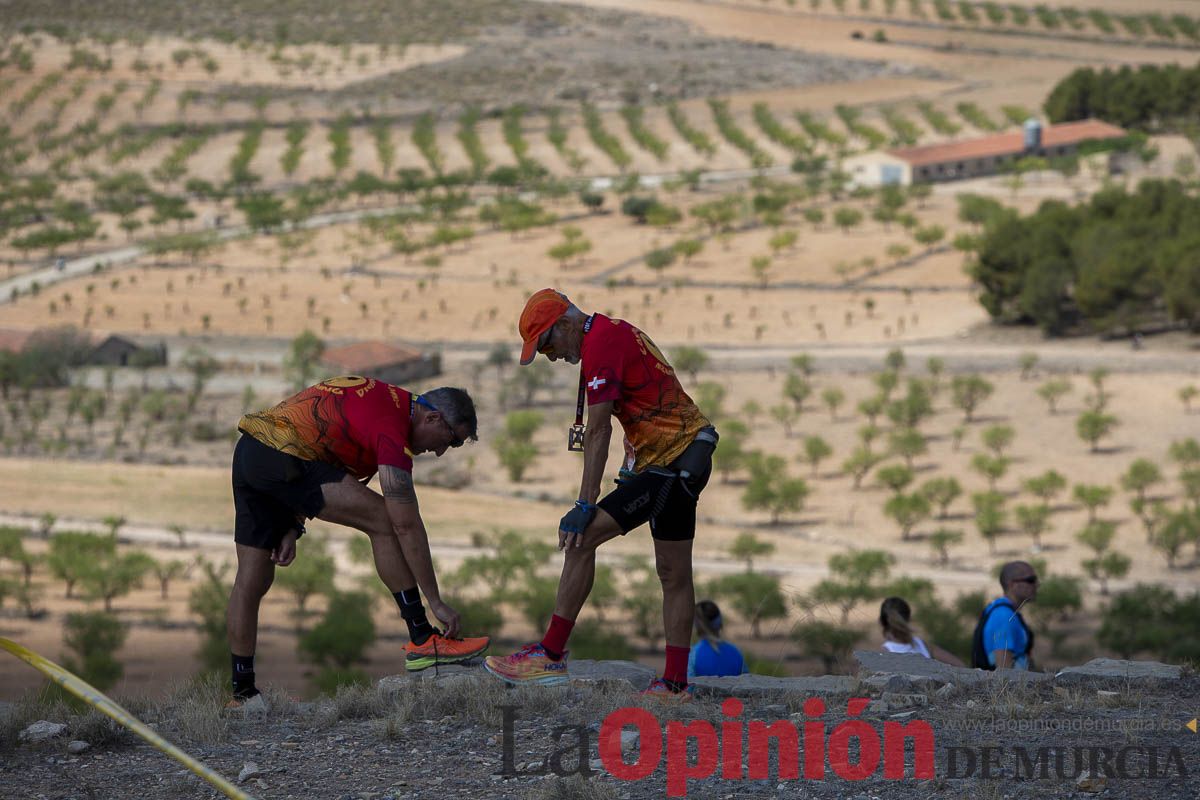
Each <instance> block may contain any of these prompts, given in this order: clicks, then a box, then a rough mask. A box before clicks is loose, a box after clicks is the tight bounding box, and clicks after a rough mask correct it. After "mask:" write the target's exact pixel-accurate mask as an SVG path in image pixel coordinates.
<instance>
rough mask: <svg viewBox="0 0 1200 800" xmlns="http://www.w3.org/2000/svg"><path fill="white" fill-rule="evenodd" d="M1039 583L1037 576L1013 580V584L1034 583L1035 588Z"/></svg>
mask: <svg viewBox="0 0 1200 800" xmlns="http://www.w3.org/2000/svg"><path fill="white" fill-rule="evenodd" d="M1037 582H1038V576H1037V575H1030V576H1029V577H1028V578H1013V583H1032V584H1034V585H1035V586H1036V585H1037Z"/></svg>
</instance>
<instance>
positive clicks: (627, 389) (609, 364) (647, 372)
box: [580, 314, 709, 472]
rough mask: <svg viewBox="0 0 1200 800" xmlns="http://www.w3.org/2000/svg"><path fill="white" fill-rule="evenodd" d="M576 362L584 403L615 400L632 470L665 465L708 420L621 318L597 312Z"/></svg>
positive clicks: (657, 354) (644, 337)
mask: <svg viewBox="0 0 1200 800" xmlns="http://www.w3.org/2000/svg"><path fill="white" fill-rule="evenodd" d="M580 363H581V368H582V369H583V377H584V381H585V384H584V385H585V387H586V389H587V401H588V405H594V404H595V403H606V402H609V401H613V413H614V414H615V416H616V417H617V420H618V421H619V422H620V423H621V427H622V428H624V430H625V438H626V439H627V440H628V442H629V444H630V445H632V446H633V450H634V463H633V465H632V468H633V469H634V470H635V471H638V472H640V471H641V470H642V469H644V468H645V467H649V466H660V467H665V466H667V465H668V464H670V463H671V462H672V461H674V460H675V459H676V458H678V457H679V456H680V454H682V453H683V451H684V450H686V449H687V446H688V445H689V444H691V443H692V439H693V438H695V436H696V433H697V432H698V431H699V430H700V429H701V428H703V427H705V426H707V425H708V424H709V421H708V418H707V417H705V416H704V414H702V413H701V412H700V409H699V408H697V407H696V404H695V403H694V402H693V401H692V398H690V397H688V394H687V392H685V391H684V390H683V387H682V386H680V384H679V379H678V378H676V377H675V370H674V369H672V368H671V365H670V364H668V363H667V359H666V358H665V357H664V356H663V354H662V351H661V350H659V349H658V347H656V346H655V344H654V342H652V341H651V340H650V337H649V336H647V335H646V334H644V333H642V331H640V330H638V329H637V328H635V327H634V326H632V325H630V324H629V323H628V322H625V321H624V320H619V319H610V318H608V317H606V316H604V315H603V314H595V315H594V316H593V317H592V327H591V329H590V330H589V331H588V333H587V334H586V335H585V336H584V337H583V351H582V354H581V359H580Z"/></svg>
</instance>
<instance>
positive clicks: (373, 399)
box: [227, 375, 488, 709]
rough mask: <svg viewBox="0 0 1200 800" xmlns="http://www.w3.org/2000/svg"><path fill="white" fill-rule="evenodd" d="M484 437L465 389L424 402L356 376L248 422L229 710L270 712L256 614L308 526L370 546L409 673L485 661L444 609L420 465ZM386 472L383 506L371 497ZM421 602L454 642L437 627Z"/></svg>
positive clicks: (424, 397)
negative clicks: (398, 620) (418, 458)
mask: <svg viewBox="0 0 1200 800" xmlns="http://www.w3.org/2000/svg"><path fill="white" fill-rule="evenodd" d="M476 425H477V422H476V418H475V405H474V403H473V402H472V401H471V397H470V396H469V395H468V394H467V393H466V392H464V391H463V390H462V389H452V388H441V389H434V390H432V391H429V392H425V393H424V394H421V395H414V394H411V393H410V392H407V391H405V390H404V389H401V388H400V387H398V386H392V385H391V384H387V383H383V382H382V381H377V380H375V379H373V378H364V377H360V376H357V375H350V376H346V377H341V378H331V379H329V380H326V381H322V382H321V383H318V384H317V385H315V386H310V387H309V388H307V389H305V390H303V391H301V392H300V393H298V394H296V395H293V396H292V397H289V398H288V399H287V400H284V401H283V402H282V403H279V404H278V405H277V406H275V407H274V408H270V409H267V410H266V411H260V412H258V413H255V414H247V415H245V416H244V417H242V419H241V421H240V422H239V423H238V429H239V430H240V431H241V432H242V438H241V439H240V440H239V441H238V443H237V447H236V448H235V449H234V453H233V503H234V509H235V511H236V515H237V516H236V522H235V526H234V541H235V542H236V543H237V562H238V566H237V577H236V579H235V580H234V584H233V593H232V594H231V595H230V596H229V611H228V617H227V622H228V627H229V650H230V654H231V656H232V668H233V697H234V699H233V702H232V703H231V704H230V705H231V707H241V708H246V709H255V708H265V703H264V701H263V699H262V695H261V694H260V693H259V691H258V688H257V687H256V686H255V679H254V650H255V643H256V639H257V635H258V607H259V603H260V602H261V601H262V598H263V596H264V595H265V594H266V593H267V590H268V589H269V588H271V582H272V581H273V580H274V577H275V567H276V566H280V567H286V566H287V565H288V564H290V563H292V561H293V559H295V558H296V540H297V539H298V538H300V536H301V535H303V533H304V521H305V519H312V518H314V517H316V518H317V519H321V520H325V521H326V522H333V523H336V524H338V525H346V526H348V527H351V528H357V529H358V530H360V531H362V532H364V533H366V534H367V536H369V537H371V551H372V554H373V555H374V558H375V570H376V572H378V573H379V577H380V578H381V579H382V580H383V582H384V584H386V585H387V587H388V590H389V591H391V592H392V595H393V596H394V597H395V598H396V603H397V605H399V606H400V616H401V617H402V618H403V619H404V622H405V624H406V625H407V626H408V633H409V639H410V641H409V643H408V644H407V645H405V647H404V650H405V666H406V668H407V669H409V670H414V671H415V670H421V669H425V668H426V667H431V666H433V665H434V664H447V663H453V662H456V661H463V660H465V659H468V658H471V657H472V656H476V655H479V654H480V653H482V652H483V651H484V650H486V649H487V647H488V639H487V637H480V638H470V639H460V638H458V634H459V615H458V612H457V611H455V610H454V609H453V608H451V607H450V606H448V605H447V604H446V603H445V602H443V601H442V597H441V592H440V590H439V588H438V582H437V576H436V575H435V574H434V571H433V560H432V557H431V556H430V554H429V537H428V535H427V534H426V532H425V524H424V523H423V522H422V521H421V512H420V509H419V508H418V507H417V495H416V493H415V491H414V490H413V479H412V467H413V456H415V455H418V454H420V453H435V454H436V455H437V456H439V457H440V456H441V455H442V454H443V453H445V452H446V451H447V450H448V449H450V448H455V447H461V446H462V445H463V443H464V442H466V441H467V440H468V439H469V440H471V441H475V440H476V439H477V436H476ZM376 471H378V472H379V484H380V488H381V489H382V490H383V494H382V495H380V494H377V493H376V492H374V491H372V490H371V489H368V488H367V486H366V484H367V481H369V480H370V478H371V476H372V475H374V474H375V472H376ZM421 594H424V595H425V599H426V600H428V601H429V607H430V609H431V610H432V611H433V615H434V616H435V617H436V618H437V619H439V620H441V621H442V623H444V624H445V626H446V630H445V633H442V632H440V631H438V630H437V629H436V628H434V627H433V626H432V625H431V624H430V623H429V621H428V619H427V618H426V616H425V607H424V606H423V605H422V604H421Z"/></svg>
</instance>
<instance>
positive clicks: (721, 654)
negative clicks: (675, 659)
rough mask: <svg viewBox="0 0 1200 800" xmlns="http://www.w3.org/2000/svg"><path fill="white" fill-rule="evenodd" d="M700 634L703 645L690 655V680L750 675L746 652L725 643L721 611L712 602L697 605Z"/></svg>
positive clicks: (696, 647) (696, 620)
mask: <svg viewBox="0 0 1200 800" xmlns="http://www.w3.org/2000/svg"><path fill="white" fill-rule="evenodd" d="M695 625H696V633H697V634H698V635H699V636H700V641H698V642H696V643H695V644H694V645H692V652H691V653H689V654H688V668H687V674H688V679H689V680H690V679H691V678H695V677H697V676H699V675H711V676H714V677H721V676H724V675H741V674H742V673H743V672H749V670H748V669H747V668H746V659H744V658H742V651H741V650H738V649H737V647H736V646H734V645H732V644H730V643H729V642H726V641H724V640H722V639H721V628H722V620H721V609H719V608H717V604H716V603H714V602H713V601H711V600H701V601H700V602H699V603H696V619H695Z"/></svg>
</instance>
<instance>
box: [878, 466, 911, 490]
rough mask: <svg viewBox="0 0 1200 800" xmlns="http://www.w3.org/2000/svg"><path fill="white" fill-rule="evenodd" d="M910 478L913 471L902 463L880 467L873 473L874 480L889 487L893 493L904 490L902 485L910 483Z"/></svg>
mask: <svg viewBox="0 0 1200 800" xmlns="http://www.w3.org/2000/svg"><path fill="white" fill-rule="evenodd" d="M912 480H913V471H912V470H911V469H909V468H908V467H906V466H904V465H903V464H892V465H889V466H886V467H882V468H881V469H880V470H879V471H878V472H876V473H875V481H876V482H877V483H879V484H880V485H881V486H886V487H887V488H889V489H891V490H892V493H893V494H900V492H902V491H904V487H906V486H908V485H909V484H910V483H912Z"/></svg>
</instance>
